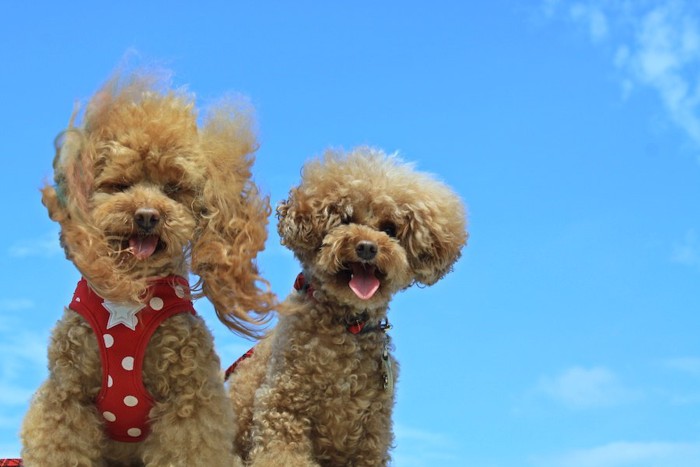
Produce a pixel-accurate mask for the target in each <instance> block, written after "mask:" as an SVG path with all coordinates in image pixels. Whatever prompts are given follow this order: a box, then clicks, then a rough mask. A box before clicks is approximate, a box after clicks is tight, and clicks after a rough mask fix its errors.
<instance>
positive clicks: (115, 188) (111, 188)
mask: <svg viewBox="0 0 700 467" xmlns="http://www.w3.org/2000/svg"><path fill="white" fill-rule="evenodd" d="M129 188H131V185H129V184H128V183H126V182H114V183H103V184H102V185H100V190H102V191H104V192H105V193H121V192H124V191H126V190H128V189H129Z"/></svg>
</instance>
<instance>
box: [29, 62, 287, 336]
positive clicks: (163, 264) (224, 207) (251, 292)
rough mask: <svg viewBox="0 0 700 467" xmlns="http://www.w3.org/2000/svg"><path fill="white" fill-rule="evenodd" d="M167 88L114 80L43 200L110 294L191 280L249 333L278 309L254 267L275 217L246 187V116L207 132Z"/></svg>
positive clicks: (74, 251) (70, 143)
mask: <svg viewBox="0 0 700 467" xmlns="http://www.w3.org/2000/svg"><path fill="white" fill-rule="evenodd" d="M159 86H161V83H159V82H158V80H156V79H153V78H150V77H149V76H146V75H138V74H134V75H132V76H128V77H126V78H120V77H115V78H113V79H112V80H111V81H109V82H108V83H107V84H106V85H105V86H104V87H103V88H102V89H101V90H100V91H99V92H98V93H97V94H96V95H95V96H94V97H93V98H92V99H91V100H90V102H89V103H88V106H87V108H86V112H85V116H84V121H83V124H82V125H81V126H80V127H76V126H74V125H73V122H72V121H71V124H70V126H69V128H68V129H67V130H66V131H65V132H63V133H62V135H61V136H60V137H59V138H58V139H57V144H56V146H57V153H56V158H55V160H54V179H55V184H54V185H53V186H46V187H44V189H43V196H42V201H43V203H44V204H45V205H46V207H47V208H48V211H49V215H50V217H51V218H52V219H53V220H55V221H57V222H59V223H60V225H61V243H62V245H63V247H64V249H65V252H66V256H67V257H68V258H69V259H70V260H71V261H73V263H74V264H75V265H76V267H77V268H78V269H79V270H80V272H81V273H82V274H83V276H84V277H85V278H86V279H87V280H88V281H89V282H90V284H91V286H92V287H93V288H94V289H95V290H96V291H97V292H98V293H99V294H100V295H102V296H103V297H105V298H109V299H110V300H114V301H139V300H143V298H144V291H145V289H146V288H147V285H148V280H149V279H150V278H154V277H162V276H167V275H170V274H180V275H186V274H187V273H188V272H190V271H191V272H193V273H195V274H198V275H199V277H200V283H199V286H200V287H197V288H198V289H199V288H201V291H202V294H203V295H206V296H207V297H208V298H209V299H210V300H211V301H212V303H213V304H214V306H215V309H216V312H217V314H218V315H219V318H220V319H222V321H223V322H224V323H225V324H227V325H228V326H229V327H231V328H232V329H233V330H234V331H239V332H242V333H244V334H250V333H251V332H252V328H251V327H250V326H248V325H247V324H252V323H254V322H256V319H255V318H253V317H251V315H250V314H249V311H251V310H255V311H256V312H259V313H260V314H261V316H262V314H264V313H265V312H266V311H268V310H269V309H270V307H271V305H272V303H273V301H274V299H273V296H272V294H271V293H270V292H269V291H264V290H261V289H260V288H259V284H260V283H263V284H264V280H262V279H261V278H260V276H259V275H258V272H257V268H256V265H255V256H256V254H257V253H258V252H259V251H260V250H262V249H263V247H264V242H265V239H266V225H267V217H268V215H269V211H270V210H269V203H268V200H267V199H263V198H261V197H260V195H259V194H258V190H257V188H256V187H255V185H254V184H253V183H252V182H251V180H250V177H251V174H250V167H251V165H252V163H253V156H252V155H251V154H252V153H253V152H254V151H255V149H256V141H255V137H254V135H253V132H252V131H251V128H250V127H251V125H250V117H249V115H247V114H246V113H245V112H240V111H239V110H238V109H236V108H234V107H231V106H228V105H222V106H220V107H219V108H217V109H215V110H214V111H213V112H212V113H211V114H210V115H209V116H208V117H207V118H206V119H205V123H204V125H203V126H202V127H199V126H198V124H197V114H196V111H195V108H194V103H193V101H192V99H191V98H190V97H189V96H187V95H185V94H184V93H181V92H175V91H171V90H165V91H161V90H159ZM161 87H162V86H161Z"/></svg>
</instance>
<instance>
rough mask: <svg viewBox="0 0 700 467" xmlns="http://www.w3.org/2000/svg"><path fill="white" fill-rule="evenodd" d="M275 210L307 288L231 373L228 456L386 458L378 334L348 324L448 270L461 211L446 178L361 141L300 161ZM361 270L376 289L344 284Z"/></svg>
mask: <svg viewBox="0 0 700 467" xmlns="http://www.w3.org/2000/svg"><path fill="white" fill-rule="evenodd" d="M277 215H278V219H279V222H278V231H279V234H280V237H281V241H282V243H283V244H284V245H286V246H287V247H288V248H290V249H291V250H292V251H293V252H294V254H295V256H296V257H297V258H298V259H299V261H300V262H301V263H302V266H303V268H304V275H305V277H306V280H307V282H309V283H310V284H311V288H312V291H313V292H312V293H310V294H309V293H303V292H302V293H293V294H292V295H290V296H289V297H288V298H287V299H286V300H285V301H284V302H283V303H282V305H281V307H280V318H279V323H278V325H277V327H276V328H275V329H274V330H273V331H272V333H271V334H270V336H268V337H267V338H266V339H264V340H263V341H261V342H260V343H259V344H258V345H257V346H256V348H255V352H254V354H253V355H252V357H250V358H248V359H246V360H244V361H242V362H241V363H240V364H239V366H238V367H237V369H236V371H235V372H234V374H233V377H232V380H231V386H230V396H231V399H232V404H233V407H234V412H235V414H236V419H237V426H236V433H235V445H236V451H237V452H238V453H239V454H240V455H241V456H242V457H243V458H244V460H245V461H246V462H248V463H249V464H250V465H253V466H256V467H259V466H279V465H284V466H286V467H296V466H299V467H301V466H337V465H344V466H355V467H357V466H380V465H386V464H387V463H388V462H389V460H390V455H389V450H390V447H391V445H392V440H393V435H392V429H391V412H392V408H393V404H394V393H393V390H392V387H393V384H392V385H389V387H388V388H385V387H384V384H383V383H384V381H383V379H382V377H383V374H384V373H386V374H387V375H389V376H391V373H388V372H387V371H386V367H385V366H383V364H382V356H383V352H384V351H385V350H386V349H388V348H389V342H388V336H387V335H386V334H385V333H384V332H382V331H381V330H378V329H376V328H375V329H374V330H370V331H368V332H365V333H360V334H357V335H355V334H351V333H350V332H348V329H347V326H348V325H349V324H352V323H353V322H354V321H356V320H357V319H358V317H360V316H362V319H366V320H367V323H369V325H371V324H372V323H379V322H380V321H381V320H383V319H385V318H386V316H387V310H388V306H389V302H390V300H391V298H392V296H393V295H394V294H395V293H397V292H398V291H400V290H403V289H405V288H407V287H409V286H410V285H411V284H413V283H416V282H418V283H422V284H424V285H431V284H434V283H435V282H437V281H438V280H439V279H440V278H441V277H443V276H444V275H445V274H446V273H448V272H449V271H450V270H451V268H452V266H453V264H454V263H455V261H456V260H457V259H458V258H459V257H460V252H461V249H462V247H463V246H464V245H465V244H466V241H467V233H466V217H465V211H464V206H463V204H462V202H461V200H460V199H459V198H458V197H457V196H456V195H455V194H454V193H453V192H452V191H451V190H450V189H449V188H448V187H447V186H445V185H444V184H442V183H440V182H438V181H436V180H434V179H433V178H432V177H430V176H428V175H426V174H422V173H419V172H416V171H415V170H413V168H412V167H411V166H410V165H407V164H404V163H402V162H400V161H399V160H398V159H396V158H395V157H392V156H387V155H385V154H384V153H382V152H381V151H379V150H375V149H371V148H366V147H363V148H358V149H356V150H354V151H352V152H351V153H349V154H347V155H346V154H341V153H335V152H328V153H327V154H326V156H325V157H324V158H323V159H322V160H315V161H312V162H310V163H308V164H307V165H306V166H305V167H304V169H303V171H302V180H301V183H300V185H299V186H297V187H296V188H293V189H292V190H291V191H290V194H289V198H288V199H287V200H286V201H283V202H282V203H281V204H280V205H279V206H278V208H277ZM369 244H371V245H373V248H374V249H373V250H372V251H373V252H372V253H370V254H368V253H366V250H364V251H365V252H364V253H363V249H364V248H365V247H363V246H361V245H369ZM360 268H364V270H365V272H364V273H362V274H367V272H366V271H369V274H372V275H374V276H375V277H376V278H377V279H378V284H379V288H378V289H377V290H376V291H375V292H371V293H369V292H361V293H360V294H358V293H356V292H354V291H353V290H352V288H351V287H350V286H349V283H350V282H349V281H350V280H351V277H352V275H353V274H355V273H359V272H358V271H360V270H361V269H360ZM389 358H390V359H391V362H392V367H393V377H394V380H395V378H396V375H397V370H398V368H397V365H396V361H395V360H394V359H393V357H389Z"/></svg>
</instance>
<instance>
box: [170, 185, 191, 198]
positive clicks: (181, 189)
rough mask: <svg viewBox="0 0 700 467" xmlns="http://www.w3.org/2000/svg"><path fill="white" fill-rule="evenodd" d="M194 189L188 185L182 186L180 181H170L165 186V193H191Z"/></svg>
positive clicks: (177, 194) (178, 194)
mask: <svg viewBox="0 0 700 467" xmlns="http://www.w3.org/2000/svg"><path fill="white" fill-rule="evenodd" d="M191 191H192V190H190V189H189V188H187V187H186V186H182V185H180V184H179V183H168V184H166V185H165V186H164V187H163V193H165V194H166V195H167V196H169V197H171V198H172V197H176V196H181V195H184V194H187V193H190V192H191Z"/></svg>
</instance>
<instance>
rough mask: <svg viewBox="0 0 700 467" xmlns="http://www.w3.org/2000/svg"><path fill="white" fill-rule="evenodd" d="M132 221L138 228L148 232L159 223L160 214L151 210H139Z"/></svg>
mask: <svg viewBox="0 0 700 467" xmlns="http://www.w3.org/2000/svg"><path fill="white" fill-rule="evenodd" d="M134 221H135V222H136V225H137V226H138V227H139V228H141V229H143V230H145V231H147V232H148V231H151V230H153V229H154V228H155V227H156V226H157V225H158V222H160V213H159V212H158V210H156V209H153V208H139V209H137V210H136V212H135V213H134Z"/></svg>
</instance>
